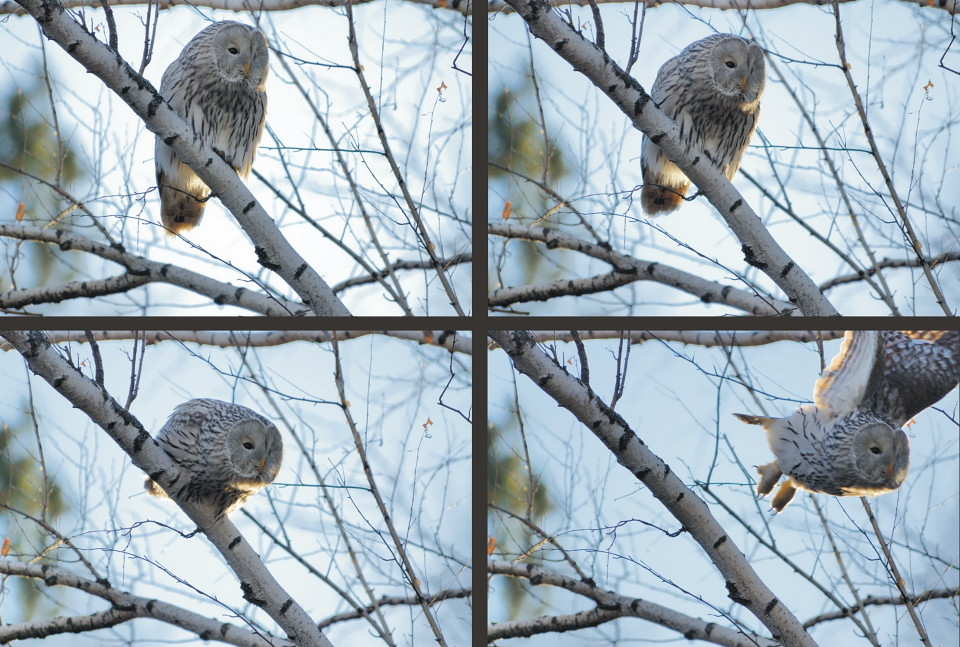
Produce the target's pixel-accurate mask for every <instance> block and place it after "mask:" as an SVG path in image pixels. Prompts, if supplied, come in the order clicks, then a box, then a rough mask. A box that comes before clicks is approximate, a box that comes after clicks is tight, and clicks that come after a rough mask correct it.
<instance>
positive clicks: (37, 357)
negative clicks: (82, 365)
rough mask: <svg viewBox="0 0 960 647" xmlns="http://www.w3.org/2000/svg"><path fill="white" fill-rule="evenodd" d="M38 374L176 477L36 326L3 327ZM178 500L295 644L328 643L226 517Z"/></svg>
mask: <svg viewBox="0 0 960 647" xmlns="http://www.w3.org/2000/svg"><path fill="white" fill-rule="evenodd" d="M0 337H3V338H4V339H6V340H7V341H8V342H9V343H10V345H12V346H13V347H14V348H15V349H16V350H17V351H18V352H19V353H20V354H21V355H23V358H24V359H25V360H26V362H27V365H28V366H29V367H30V370H31V371H32V372H33V373H34V374H36V375H38V376H39V377H41V378H43V379H44V380H46V381H47V383H49V384H50V386H52V387H53V388H54V389H55V390H56V391H57V392H58V393H60V395H62V396H63V397H64V398H66V399H67V400H68V401H69V402H70V403H71V404H73V406H74V407H76V408H77V409H80V410H81V411H83V412H84V413H85V414H87V416H89V417H90V419H91V420H92V421H93V422H94V423H96V424H97V425H99V426H100V427H101V428H102V429H103V430H104V431H106V432H107V434H108V435H109V436H110V437H111V438H112V439H113V440H114V441H115V442H116V443H117V444H118V445H119V446H120V448H121V449H123V451H124V452H126V453H127V455H128V456H130V460H131V461H132V462H133V464H134V465H136V466H137V467H138V468H140V469H141V470H143V472H144V473H145V474H147V475H149V476H150V478H152V479H153V480H154V481H156V482H157V483H159V484H160V486H161V487H162V488H163V489H164V490H165V491H167V492H171V491H173V490H172V488H171V485H172V484H173V483H174V482H176V481H177V479H178V478H179V477H180V467H179V465H177V464H176V463H174V462H173V460H172V459H171V458H170V457H169V456H168V455H167V454H166V452H164V451H163V449H161V448H160V445H159V444H157V442H156V440H154V439H153V438H152V437H151V436H150V434H149V433H148V432H147V430H146V429H144V428H143V426H142V425H141V424H140V422H139V421H138V420H137V419H136V418H134V417H133V416H132V415H130V412H128V411H126V410H125V409H124V408H123V407H122V406H120V404H119V403H118V402H117V401H116V400H114V399H113V398H112V397H111V396H110V395H109V394H108V393H107V392H106V391H104V390H103V389H102V388H101V387H100V386H99V385H98V384H96V383H95V382H94V381H92V380H90V379H89V378H87V377H86V376H85V375H83V374H82V373H81V372H80V371H79V370H78V369H77V368H76V367H74V366H72V365H71V364H70V363H69V362H67V361H66V360H65V359H64V358H63V357H61V356H60V354H59V353H58V352H57V349H56V348H55V347H53V346H51V344H50V342H49V340H48V339H47V337H46V335H44V334H43V333H42V332H39V331H29V332H16V331H2V332H0ZM177 505H178V506H179V507H180V509H181V510H183V511H184V513H186V515H187V516H188V517H189V518H190V520H191V521H193V522H194V523H195V524H197V526H198V527H199V529H200V530H201V531H202V532H203V534H204V535H206V537H207V539H209V540H210V543H212V544H213V545H214V547H215V548H216V549H217V550H218V551H220V554H221V555H222V556H223V558H224V560H225V561H226V562H227V564H228V565H229V566H230V568H231V570H233V572H234V573H235V574H236V576H237V578H238V579H239V580H240V588H241V590H242V591H243V597H244V599H245V600H247V601H248V602H250V603H251V604H253V605H255V606H258V607H260V608H261V609H263V610H264V611H266V612H267V614H268V615H269V616H270V617H271V618H273V619H274V621H276V623H277V624H278V625H280V627H282V628H283V630H284V631H286V632H287V636H288V637H289V638H290V639H291V640H293V641H294V642H295V643H297V644H298V645H299V646H300V647H332V646H331V643H330V642H329V641H328V640H327V639H326V637H325V636H324V635H323V634H322V633H321V632H320V629H319V628H318V627H317V625H316V624H315V623H314V622H313V620H311V618H310V616H309V615H307V612H306V611H305V610H304V609H303V607H301V606H300V605H299V604H298V603H297V602H296V601H294V600H293V598H292V597H290V595H289V594H288V593H287V592H286V591H285V590H284V589H283V587H281V586H280V584H279V583H278V582H277V580H276V579H274V577H273V575H272V574H271V573H270V571H269V570H267V567H266V566H265V565H264V563H263V561H261V559H260V556H259V555H257V553H256V551H254V550H253V547H252V546H251V545H250V544H249V543H248V542H247V540H246V539H244V537H243V535H241V534H240V531H239V530H237V527H236V526H235V525H233V523H232V522H231V521H230V519H229V518H227V517H226V516H222V517H220V518H219V519H214V516H213V514H212V513H211V511H210V509H209V508H208V507H204V506H202V505H200V504H198V503H192V502H186V501H177Z"/></svg>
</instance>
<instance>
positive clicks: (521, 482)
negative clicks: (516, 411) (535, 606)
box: [487, 402, 554, 619]
mask: <svg viewBox="0 0 960 647" xmlns="http://www.w3.org/2000/svg"><path fill="white" fill-rule="evenodd" d="M512 409H513V403H512V402H511V403H506V406H503V407H501V408H500V409H499V410H500V411H512ZM491 410H492V409H491ZM524 442H525V441H524V439H523V438H522V437H521V435H520V426H519V424H518V421H517V418H516V416H515V415H514V416H509V417H507V418H505V419H504V420H501V421H493V420H491V421H490V425H489V427H488V429H487V496H488V497H489V501H490V503H491V504H493V505H496V506H498V507H500V508H503V509H505V510H509V511H510V512H512V513H513V514H515V515H517V516H518V517H520V518H524V519H529V520H530V521H532V522H533V523H538V522H539V520H540V519H542V518H543V517H544V515H546V514H547V513H548V512H551V511H552V510H553V509H554V506H553V503H552V502H551V500H550V493H549V491H548V490H547V486H546V484H545V483H543V481H541V480H540V477H539V475H538V474H533V475H532V476H531V474H530V472H529V465H528V464H527V462H526V458H525V456H524V454H523V444H524ZM528 506H529V508H530V516H529V517H527V508H528ZM489 514H490V518H491V522H490V523H489V524H488V527H490V528H491V529H493V528H498V529H499V530H498V531H497V532H496V533H495V534H494V535H493V537H492V539H493V540H494V541H496V545H497V549H496V551H495V553H494V554H495V555H498V559H509V558H510V557H512V556H515V555H516V556H519V555H520V554H523V553H525V552H526V551H528V550H530V549H532V548H534V547H535V546H537V545H538V544H540V543H541V541H542V540H543V537H542V536H541V535H539V534H538V533H536V532H534V530H533V529H531V528H530V527H529V526H527V525H524V524H523V523H521V522H520V521H517V520H513V519H510V518H509V517H507V515H505V514H504V513H502V512H500V511H498V510H491V511H490V513H489ZM495 519H504V521H505V523H506V526H507V527H509V528H510V532H509V533H508V532H507V531H506V529H505V528H504V526H503V525H500V524H496V523H494V520H495ZM500 556H502V557H500ZM524 560H525V561H526V562H529V563H532V564H536V563H539V561H540V559H539V557H538V551H536V550H533V551H531V553H530V555H528V556H526V557H525V558H524ZM497 581H498V589H499V590H500V591H501V592H502V594H503V595H504V596H506V599H507V603H508V604H507V606H508V608H509V609H510V610H511V616H512V617H511V619H516V618H518V617H526V616H528V615H530V613H536V611H535V610H534V611H532V612H528V611H527V610H526V609H524V608H523V607H524V606H525V605H530V604H531V603H533V602H534V601H535V600H537V599H538V596H532V595H530V594H529V593H527V592H525V587H526V586H527V585H526V583H525V582H524V581H522V580H520V579H519V578H512V577H502V578H498V580H497Z"/></svg>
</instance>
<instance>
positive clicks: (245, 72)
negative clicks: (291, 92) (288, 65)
mask: <svg viewBox="0 0 960 647" xmlns="http://www.w3.org/2000/svg"><path fill="white" fill-rule="evenodd" d="M243 75H244V76H250V61H247V64H246V65H245V66H244V68H243ZM743 82H744V84H746V82H747V80H746V79H744V80H743Z"/></svg>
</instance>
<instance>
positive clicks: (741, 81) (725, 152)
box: [640, 34, 765, 215]
mask: <svg viewBox="0 0 960 647" xmlns="http://www.w3.org/2000/svg"><path fill="white" fill-rule="evenodd" d="M764 82H765V71H764V62H763V52H762V51H761V49H760V48H759V47H758V46H757V45H756V43H754V42H753V41H749V40H746V39H743V38H740V37H739V36H734V35H733V34H714V35H712V36H707V37H706V38H704V39H702V40H698V41H696V42H695V43H691V44H690V45H688V46H687V47H686V48H685V49H684V50H683V51H681V52H680V53H679V54H677V55H676V56H674V57H673V58H671V59H670V60H668V61H667V62H666V63H664V64H663V66H662V67H661V68H660V71H659V72H658V73H657V79H656V81H655V82H654V84H653V88H652V89H651V91H650V97H651V98H652V99H653V100H654V102H656V104H657V105H658V106H660V109H661V110H663V112H664V113H665V114H666V115H667V116H668V117H670V118H671V119H673V120H674V121H675V122H677V125H678V126H679V127H680V138H681V140H682V141H683V143H684V144H685V145H686V146H687V148H689V149H690V150H692V151H702V152H703V154H704V155H705V156H706V158H707V159H709V160H712V162H713V164H714V166H716V167H717V168H718V169H719V170H720V172H722V173H724V174H725V175H726V176H727V177H728V178H730V179H733V175H734V173H736V172H737V168H738V167H739V166H740V158H741V157H742V156H743V153H744V151H746V149H747V144H748V143H749V142H750V137H751V136H752V135H753V131H754V130H755V129H756V127H757V119H758V118H759V116H760V95H761V94H763V86H764ZM707 159H704V160H702V161H704V162H706V161H707ZM640 168H641V171H642V172H643V189H642V190H641V192H640V202H641V204H642V205H643V209H644V211H646V212H647V214H649V215H657V214H660V213H667V212H670V211H673V210H674V209H676V208H677V207H679V206H680V204H681V203H682V202H683V197H684V196H685V195H686V193H687V189H689V188H690V180H689V179H688V178H687V176H686V175H685V174H684V173H683V171H681V170H680V169H679V168H677V165H676V164H674V163H673V162H671V161H670V160H669V159H667V156H666V155H664V154H663V151H661V150H660V148H659V147H658V146H657V145H656V144H654V143H653V142H652V141H650V138H649V137H647V136H646V135H644V137H643V141H642V143H641V146H640Z"/></svg>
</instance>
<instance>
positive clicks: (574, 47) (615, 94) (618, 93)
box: [507, 0, 838, 316]
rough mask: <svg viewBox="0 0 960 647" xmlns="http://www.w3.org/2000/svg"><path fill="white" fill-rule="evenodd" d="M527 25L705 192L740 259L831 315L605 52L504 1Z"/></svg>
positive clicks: (727, 186)
mask: <svg viewBox="0 0 960 647" xmlns="http://www.w3.org/2000/svg"><path fill="white" fill-rule="evenodd" d="M507 4H509V5H511V6H512V7H513V8H514V9H515V10H516V11H517V13H518V14H520V16H521V17H522V18H523V20H524V21H525V22H526V23H527V25H528V27H529V28H530V32H531V33H532V34H533V35H534V36H536V37H537V38H539V39H541V40H542V41H544V42H545V43H546V44H547V45H548V46H550V48H552V49H553V50H554V51H555V52H556V53H557V54H558V55H559V56H560V57H562V58H563V59H564V60H566V61H567V62H568V63H570V64H571V65H572V66H573V68H574V69H575V70H576V71H577V72H579V73H581V74H583V75H584V77H586V78H587V79H588V80H589V81H590V82H591V83H593V84H594V85H595V86H596V87H597V88H598V89H600V90H601V91H602V92H603V93H604V94H606V95H607V96H608V97H609V98H610V99H611V100H612V101H613V103H614V104H615V105H616V106H617V107H618V108H620V110H621V111H622V112H623V114H624V115H626V116H627V117H628V118H629V119H630V120H631V122H632V123H633V125H634V127H635V128H637V129H639V130H641V131H643V133H644V134H646V135H647V136H648V137H650V139H651V141H653V142H654V143H656V144H657V146H659V147H660V148H661V149H662V150H663V152H664V153H665V154H666V155H667V157H669V158H670V159H671V160H673V161H674V163H676V165H677V166H679V167H680V169H681V170H682V171H683V172H684V173H686V175H687V177H688V178H690V180H691V181H692V182H693V183H694V184H695V185H696V186H697V188H698V189H700V191H701V192H702V193H703V194H704V195H705V196H706V198H707V199H708V200H709V201H710V204H712V205H713V206H714V207H715V208H716V209H717V211H718V212H719V213H720V215H721V216H722V217H723V219H724V220H725V221H726V222H727V224H728V225H729V227H730V229H731V230H732V231H733V233H734V234H735V235H736V237H737V238H738V239H739V241H740V243H741V245H742V250H743V256H744V260H745V261H746V262H747V263H749V264H750V265H753V266H754V267H756V268H757V269H759V270H760V271H762V272H763V273H764V274H766V275H767V276H769V277H770V278H771V279H772V280H773V282H774V283H776V284H777V285H778V286H779V287H780V289H782V290H783V291H784V292H785V293H786V294H787V296H788V298H789V300H790V301H791V302H793V303H795V304H796V305H797V307H799V309H800V311H801V312H802V313H803V314H804V315H807V316H814V315H820V316H828V315H837V314H838V312H837V310H836V309H835V308H834V307H833V305H832V304H831V303H830V302H829V301H828V300H827V298H826V297H825V296H824V295H823V293H822V292H821V291H820V289H819V288H818V287H817V285H816V284H815V283H814V282H813V281H812V280H811V278H810V277H809V276H807V274H806V273H805V272H804V271H803V270H802V269H801V268H800V266H799V265H797V264H796V263H795V262H794V261H793V259H791V258H790V257H789V256H788V255H787V253H786V252H785V251H783V249H782V248H781V247H780V246H779V245H778V244H777V242H776V241H775V240H774V239H773V237H772V236H771V235H770V232H768V231H767V229H766V227H764V226H763V222H761V220H760V218H759V217H758V216H757V214H756V212H754V210H753V209H752V208H751V207H750V205H748V204H747V203H746V201H745V200H744V199H743V196H741V195H740V193H739V192H738V191H737V190H736V189H735V188H734V186H733V184H731V183H730V181H729V180H728V179H727V178H726V176H724V175H723V174H722V173H720V171H718V170H717V169H716V168H715V167H714V166H713V164H711V163H710V162H709V161H708V160H707V158H706V156H705V155H703V154H702V153H701V152H700V151H697V150H688V149H687V147H686V146H684V145H683V144H682V143H681V142H680V128H679V126H677V124H676V123H674V122H673V120H671V119H670V118H669V117H667V116H666V115H665V114H664V113H663V112H662V111H661V110H660V109H659V108H658V107H657V106H656V104H654V102H653V101H651V100H650V96H649V95H648V94H647V93H646V91H645V90H644V89H643V88H642V87H641V86H640V84H639V83H637V81H636V80H635V79H634V78H633V77H632V76H630V75H628V74H626V73H625V72H624V71H623V70H622V69H620V67H619V66H617V64H616V63H614V62H613V60H611V59H610V57H609V55H608V54H607V53H606V52H605V51H603V50H602V49H600V48H599V47H597V45H595V44H594V43H591V42H590V41H588V40H587V39H585V38H584V37H583V35H582V34H580V33H579V32H577V31H576V30H574V29H573V28H572V27H571V26H570V25H568V24H567V23H566V22H564V20H563V18H562V17H561V16H560V14H559V13H558V12H557V11H556V10H554V9H553V7H552V6H551V5H550V3H549V1H548V0H508V2H507Z"/></svg>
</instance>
